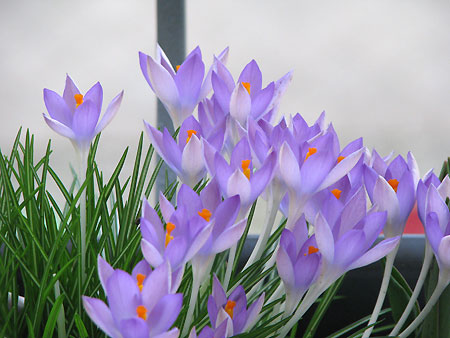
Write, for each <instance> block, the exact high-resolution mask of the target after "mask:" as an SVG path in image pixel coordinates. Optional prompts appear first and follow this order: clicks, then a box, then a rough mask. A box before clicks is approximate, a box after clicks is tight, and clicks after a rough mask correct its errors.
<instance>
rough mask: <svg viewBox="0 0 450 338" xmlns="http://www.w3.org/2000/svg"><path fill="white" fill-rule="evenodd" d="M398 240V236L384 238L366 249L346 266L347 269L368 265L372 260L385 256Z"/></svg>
mask: <svg viewBox="0 0 450 338" xmlns="http://www.w3.org/2000/svg"><path fill="white" fill-rule="evenodd" d="M399 241H400V237H398V236H397V237H392V238H388V239H385V240H383V241H381V242H380V243H378V244H377V245H376V246H374V247H373V248H372V249H370V250H369V251H367V252H366V253H365V254H364V255H362V256H361V257H360V258H358V259H357V260H356V261H354V262H353V263H352V264H350V266H348V268H347V270H353V269H357V268H360V267H362V266H366V265H369V264H371V263H373V262H376V261H378V260H379V259H381V258H383V257H384V256H386V255H387V254H388V253H390V252H391V251H392V250H394V248H395V247H396V246H397V244H398V243H399Z"/></svg>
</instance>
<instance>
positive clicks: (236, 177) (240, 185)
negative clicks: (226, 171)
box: [226, 169, 252, 208]
mask: <svg viewBox="0 0 450 338" xmlns="http://www.w3.org/2000/svg"><path fill="white" fill-rule="evenodd" d="M226 192H227V196H234V195H239V197H240V198H241V208H244V207H246V206H248V205H249V204H250V203H251V202H252V201H251V196H252V187H251V185H250V181H249V180H248V178H247V177H246V176H245V175H244V173H243V172H242V171H240V170H239V169H236V170H235V171H234V173H233V174H232V175H231V176H230V178H229V179H228V182H227V188H226Z"/></svg>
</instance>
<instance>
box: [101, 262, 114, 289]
mask: <svg viewBox="0 0 450 338" xmlns="http://www.w3.org/2000/svg"><path fill="white" fill-rule="evenodd" d="M97 270H98V276H99V278H100V283H102V287H103V290H106V281H107V280H108V279H109V277H111V275H112V274H113V272H114V269H113V268H112V266H111V265H109V264H108V262H107V261H105V260H104V259H103V258H102V256H100V255H98V257H97Z"/></svg>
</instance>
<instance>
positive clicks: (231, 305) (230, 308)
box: [225, 300, 236, 319]
mask: <svg viewBox="0 0 450 338" xmlns="http://www.w3.org/2000/svg"><path fill="white" fill-rule="evenodd" d="M235 306H236V302H235V301H232V300H229V301H228V302H227V304H226V305H225V312H226V313H228V315H229V316H230V317H231V319H233V310H234V307H235Z"/></svg>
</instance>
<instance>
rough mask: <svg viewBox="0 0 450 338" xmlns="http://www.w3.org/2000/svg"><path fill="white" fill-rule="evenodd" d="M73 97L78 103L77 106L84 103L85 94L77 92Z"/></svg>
mask: <svg viewBox="0 0 450 338" xmlns="http://www.w3.org/2000/svg"><path fill="white" fill-rule="evenodd" d="M73 97H74V99H75V102H76V103H77V105H76V107H77V108H78V106H79V105H80V104H82V103H83V95H81V94H75V95H74V96H73Z"/></svg>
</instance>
